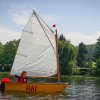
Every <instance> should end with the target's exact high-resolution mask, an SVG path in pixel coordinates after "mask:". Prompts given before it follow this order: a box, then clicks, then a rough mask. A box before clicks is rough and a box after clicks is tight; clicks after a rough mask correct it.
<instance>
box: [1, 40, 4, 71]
mask: <svg viewBox="0 0 100 100" xmlns="http://www.w3.org/2000/svg"><path fill="white" fill-rule="evenodd" d="M3 50H4V46H3V44H2V43H1V42H0V70H2V64H3V63H2V61H3V56H2V54H3Z"/></svg>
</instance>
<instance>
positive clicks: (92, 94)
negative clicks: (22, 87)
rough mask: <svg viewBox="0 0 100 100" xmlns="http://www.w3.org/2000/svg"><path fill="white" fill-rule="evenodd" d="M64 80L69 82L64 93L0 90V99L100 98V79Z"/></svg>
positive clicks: (88, 99) (67, 99) (87, 99)
mask: <svg viewBox="0 0 100 100" xmlns="http://www.w3.org/2000/svg"><path fill="white" fill-rule="evenodd" d="M62 81H65V82H66V81H68V82H69V86H68V87H67V88H66V89H65V91H64V92H63V93H36V94H26V93H19V92H0V100H100V79H97V80H95V79H91V80H85V79H84V78H74V79H70V78H69V79H68V78H67V79H66V78H64V79H63V78H62Z"/></svg>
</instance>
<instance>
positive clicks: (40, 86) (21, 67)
mask: <svg viewBox="0 0 100 100" xmlns="http://www.w3.org/2000/svg"><path fill="white" fill-rule="evenodd" d="M58 58H59V57H58V38H57V30H56V35H55V34H54V32H53V31H52V30H51V29H50V28H49V27H48V25H47V24H46V23H45V22H44V21H43V20H42V19H41V17H40V16H39V15H38V14H37V13H36V12H35V11H33V13H32V16H31V18H30V19H29V21H28V23H27V24H26V26H25V28H24V29H23V32H22V37H21V40H20V43H19V47H18V50H17V53H16V56H15V60H14V63H13V66H12V69H11V72H10V74H11V75H18V76H20V74H21V72H22V71H27V76H28V77H35V78H48V77H51V76H53V75H56V74H57V79H58V82H56V83H11V82H10V83H5V89H4V90H5V91H19V92H33V93H38V92H62V91H64V89H65V87H66V86H67V85H68V83H62V82H60V71H59V59H58Z"/></svg>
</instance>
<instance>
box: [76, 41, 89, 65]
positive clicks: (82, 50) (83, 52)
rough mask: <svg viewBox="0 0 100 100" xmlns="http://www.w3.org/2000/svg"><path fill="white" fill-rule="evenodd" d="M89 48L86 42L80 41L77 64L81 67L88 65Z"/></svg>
mask: <svg viewBox="0 0 100 100" xmlns="http://www.w3.org/2000/svg"><path fill="white" fill-rule="evenodd" d="M87 54H88V51H87V48H86V46H85V44H83V43H80V44H79V48H78V57H77V65H78V66H79V67H86V66H87Z"/></svg>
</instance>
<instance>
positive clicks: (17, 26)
mask: <svg viewBox="0 0 100 100" xmlns="http://www.w3.org/2000/svg"><path fill="white" fill-rule="evenodd" d="M33 9H34V10H36V11H37V13H38V14H39V15H40V16H41V17H42V18H43V19H44V21H46V23H47V24H48V25H49V26H50V27H51V28H52V25H53V24H56V25H57V29H58V32H59V34H64V35H65V36H66V39H68V40H70V41H71V43H72V44H74V45H78V44H79V43H80V42H84V43H85V44H92V43H96V41H97V38H98V37H99V36H100V0H0V42H2V43H3V44H5V43H6V42H7V41H10V40H13V39H19V38H20V37H21V31H22V30H23V27H24V26H25V24H26V23H27V21H28V19H29V17H30V16H31V14H32V10H33Z"/></svg>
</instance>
